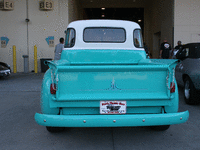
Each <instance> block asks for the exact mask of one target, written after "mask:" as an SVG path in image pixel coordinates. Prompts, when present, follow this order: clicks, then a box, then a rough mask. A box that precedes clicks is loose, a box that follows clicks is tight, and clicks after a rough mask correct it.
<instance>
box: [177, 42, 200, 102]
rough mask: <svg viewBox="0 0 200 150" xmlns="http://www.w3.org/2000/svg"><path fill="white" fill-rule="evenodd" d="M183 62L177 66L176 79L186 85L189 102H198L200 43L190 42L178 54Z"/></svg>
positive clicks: (186, 97) (186, 98)
mask: <svg viewBox="0 0 200 150" xmlns="http://www.w3.org/2000/svg"><path fill="white" fill-rule="evenodd" d="M176 58H177V59H180V60H181V62H180V63H179V64H178V65H177V66H176V80H177V83H178V84H179V85H180V86H183V87H184V97H185V102H186V103H187V104H198V103H199V102H200V99H199V96H200V95H199V90H200V43H188V44H186V45H183V48H182V49H181V50H179V52H178V53H177V54H176Z"/></svg>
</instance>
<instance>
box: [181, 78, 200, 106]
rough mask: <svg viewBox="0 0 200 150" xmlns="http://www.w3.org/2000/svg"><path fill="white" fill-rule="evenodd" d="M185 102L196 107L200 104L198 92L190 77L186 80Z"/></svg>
mask: <svg viewBox="0 0 200 150" xmlns="http://www.w3.org/2000/svg"><path fill="white" fill-rule="evenodd" d="M184 100H185V103H186V104H189V105H195V104H198V103H199V102H200V101H199V100H198V93H197V90H196V89H195V87H194V84H193V83H192V81H191V79H190V78H189V77H186V78H185V80H184Z"/></svg>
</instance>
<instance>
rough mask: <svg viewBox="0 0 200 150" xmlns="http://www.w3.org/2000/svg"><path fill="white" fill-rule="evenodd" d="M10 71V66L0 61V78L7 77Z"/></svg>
mask: <svg viewBox="0 0 200 150" xmlns="http://www.w3.org/2000/svg"><path fill="white" fill-rule="evenodd" d="M10 73H11V69H10V66H9V65H8V64H6V63H3V62H0V78H1V77H8V76H9V75H10Z"/></svg>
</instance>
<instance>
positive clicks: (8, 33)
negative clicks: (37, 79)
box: [0, 0, 27, 70]
mask: <svg viewBox="0 0 200 150" xmlns="http://www.w3.org/2000/svg"><path fill="white" fill-rule="evenodd" d="M0 16H1V17H0V25H1V27H0V37H7V38H8V39H9V42H8V44H7V47H6V48H1V46H0V61H2V62H6V63H8V64H9V65H11V68H13V63H12V62H13V61H12V60H13V55H12V53H13V51H12V46H13V45H16V47H17V68H18V69H19V70H21V68H23V58H22V55H24V54H27V53H26V49H27V25H26V22H25V19H26V0H16V1H15V5H14V10H13V11H2V10H1V11H0Z"/></svg>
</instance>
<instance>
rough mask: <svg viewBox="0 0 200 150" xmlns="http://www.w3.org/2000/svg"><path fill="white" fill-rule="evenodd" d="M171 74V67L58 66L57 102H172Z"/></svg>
mask: <svg viewBox="0 0 200 150" xmlns="http://www.w3.org/2000/svg"><path fill="white" fill-rule="evenodd" d="M168 74H169V65H101V66H98V65H87V66H80V65H77V66H76V65H74V66H57V69H56V78H57V92H56V100H57V101H73V100H75V101H77V100H79V101H81V100H134V99H140V100H145V99H170V91H169V89H168V87H167V84H168V85H170V83H169V82H170V80H166V77H167V76H168ZM169 79H171V76H169ZM166 81H167V82H168V83H167V84H166Z"/></svg>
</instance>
